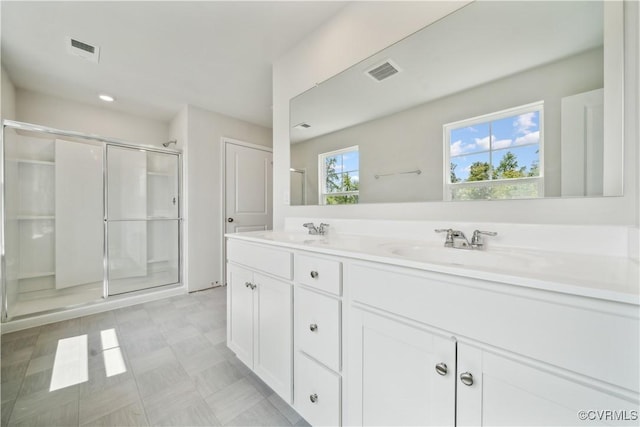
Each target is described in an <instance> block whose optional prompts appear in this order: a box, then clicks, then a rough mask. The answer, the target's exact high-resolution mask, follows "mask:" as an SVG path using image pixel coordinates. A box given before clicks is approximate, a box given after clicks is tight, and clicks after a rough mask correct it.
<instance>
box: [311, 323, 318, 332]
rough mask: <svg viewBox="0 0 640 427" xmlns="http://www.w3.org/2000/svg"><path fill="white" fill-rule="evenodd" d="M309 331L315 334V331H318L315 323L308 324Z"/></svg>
mask: <svg viewBox="0 0 640 427" xmlns="http://www.w3.org/2000/svg"><path fill="white" fill-rule="evenodd" d="M309 330H310V331H311V332H315V331H317V330H318V325H316V324H315V323H312V324H310V325H309Z"/></svg>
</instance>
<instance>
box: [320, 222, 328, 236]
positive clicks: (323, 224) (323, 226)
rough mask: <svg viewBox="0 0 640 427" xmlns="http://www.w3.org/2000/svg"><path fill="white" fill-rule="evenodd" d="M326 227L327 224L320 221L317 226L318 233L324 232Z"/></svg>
mask: <svg viewBox="0 0 640 427" xmlns="http://www.w3.org/2000/svg"><path fill="white" fill-rule="evenodd" d="M328 227H329V224H325V223H324V222H321V223H320V226H318V233H320V234H324V233H326V232H327V228H328Z"/></svg>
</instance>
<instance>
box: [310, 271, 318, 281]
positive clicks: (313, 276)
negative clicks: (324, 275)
mask: <svg viewBox="0 0 640 427" xmlns="http://www.w3.org/2000/svg"><path fill="white" fill-rule="evenodd" d="M319 275H320V274H319V273H318V272H317V271H312V272H311V277H312V278H313V279H317V278H318V276H319Z"/></svg>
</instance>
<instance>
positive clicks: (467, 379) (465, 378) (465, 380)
mask: <svg viewBox="0 0 640 427" xmlns="http://www.w3.org/2000/svg"><path fill="white" fill-rule="evenodd" d="M460 381H461V382H462V384H464V385H466V386H472V385H473V375H471V372H463V373H461V374H460Z"/></svg>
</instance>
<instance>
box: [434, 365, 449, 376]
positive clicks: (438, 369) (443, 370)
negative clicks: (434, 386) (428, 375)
mask: <svg viewBox="0 0 640 427" xmlns="http://www.w3.org/2000/svg"><path fill="white" fill-rule="evenodd" d="M448 371H449V370H448V369H447V364H446V363H438V364H437V365H436V372H437V373H438V374H439V375H442V376H445V375H447V372H448Z"/></svg>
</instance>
